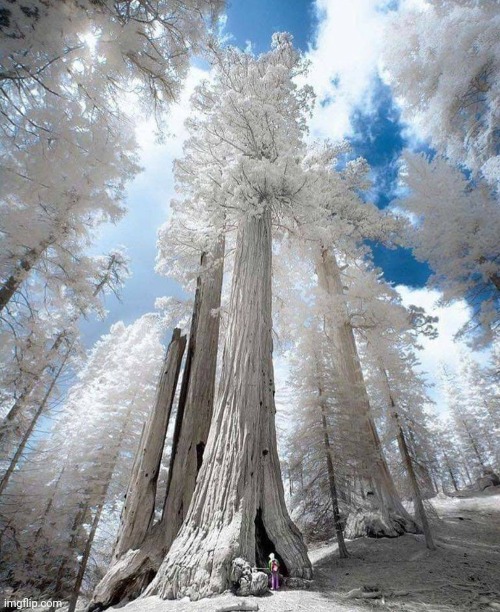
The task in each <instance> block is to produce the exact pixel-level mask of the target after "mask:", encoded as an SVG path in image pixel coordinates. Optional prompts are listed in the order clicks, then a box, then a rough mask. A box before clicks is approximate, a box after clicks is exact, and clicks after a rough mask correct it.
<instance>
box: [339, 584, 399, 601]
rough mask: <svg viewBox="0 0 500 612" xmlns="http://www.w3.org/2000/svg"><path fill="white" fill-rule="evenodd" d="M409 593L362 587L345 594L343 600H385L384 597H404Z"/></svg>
mask: <svg viewBox="0 0 500 612" xmlns="http://www.w3.org/2000/svg"><path fill="white" fill-rule="evenodd" d="M409 594H410V592H409V591H396V590H391V589H381V588H379V587H377V586H368V585H365V586H362V587H359V588H357V589H352V590H350V591H349V592H348V593H345V594H344V595H343V596H342V597H343V598H344V599H385V598H386V597H387V598H389V597H406V596H407V595H409Z"/></svg>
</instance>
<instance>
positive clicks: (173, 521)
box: [90, 239, 224, 610]
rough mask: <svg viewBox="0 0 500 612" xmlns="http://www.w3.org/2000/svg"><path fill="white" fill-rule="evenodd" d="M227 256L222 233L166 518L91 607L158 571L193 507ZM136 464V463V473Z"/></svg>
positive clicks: (179, 421)
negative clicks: (225, 256)
mask: <svg viewBox="0 0 500 612" xmlns="http://www.w3.org/2000/svg"><path fill="white" fill-rule="evenodd" d="M223 261H224V240H223V239H221V240H220V241H219V242H218V243H217V245H216V246H215V248H214V250H213V252H211V253H206V254H204V255H203V256H202V259H201V268H202V271H201V274H200V276H199V278H198V285H197V289H196V296H195V303H194V308H193V319H192V323H191V331H190V337H189V344H188V349H187V355H186V362H185V366H184V375H183V380H182V387H181V393H180V397H179V405H178V408H177V417H176V425H175V431H174V439H173V442H172V453H171V457H170V469H169V476H168V483H167V492H166V496H165V504H164V510H163V516H162V519H161V521H159V522H158V523H157V524H156V525H154V526H153V527H152V528H151V530H150V531H149V532H148V534H147V536H146V539H145V541H144V543H143V544H142V545H141V547H140V549H139V550H135V551H129V552H128V553H127V554H126V555H125V556H124V557H122V558H120V559H116V558H115V560H114V563H113V564H112V565H111V567H110V569H109V570H108V572H107V573H106V575H105V576H104V578H103V579H102V580H101V582H100V583H99V584H98V586H97V588H96V589H95V592H94V595H93V598H92V604H91V607H90V609H92V610H97V609H101V610H102V609H104V608H107V607H109V606H111V605H115V604H117V603H119V602H120V601H122V600H123V599H125V598H127V599H134V598H135V597H137V596H138V595H140V593H141V592H142V591H143V590H144V588H145V586H147V585H148V584H149V582H150V581H151V580H152V578H153V576H154V575H155V573H156V572H157V571H158V568H159V567H160V564H161V562H162V561H163V559H164V558H165V555H166V554H167V552H168V550H169V548H170V546H171V544H172V541H173V540H174V538H175V536H176V535H177V532H178V531H179V529H180V527H181V524H182V521H183V519H184V516H185V514H186V512H187V510H188V508H189V503H190V501H191V497H192V494H193V491H194V488H195V483H196V476H197V474H198V471H199V468H200V467H201V460H202V458H203V457H202V456H203V449H204V448H205V446H206V443H207V438H208V432H209V429H210V422H211V419H212V412H213V403H214V390H215V371H216V367H217V349H218V344H219V343H218V340H219V323H220V313H219V308H220V303H221V290H222V277H223ZM136 470H137V466H134V469H133V474H134V473H135V472H136ZM132 478H133V476H132Z"/></svg>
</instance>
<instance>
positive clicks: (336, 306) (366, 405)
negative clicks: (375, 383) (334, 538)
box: [316, 247, 418, 537]
mask: <svg viewBox="0 0 500 612" xmlns="http://www.w3.org/2000/svg"><path fill="white" fill-rule="evenodd" d="M316 271H317V274H318V282H319V285H320V287H322V288H323V289H324V290H325V292H326V293H327V295H329V296H330V297H331V300H332V313H333V314H331V315H329V316H328V317H327V321H326V328H327V334H328V336H329V338H330V340H331V342H332V345H333V349H334V358H333V361H334V363H335V367H336V369H337V372H338V377H337V378H338V381H339V395H340V398H341V402H342V406H343V409H344V410H345V412H346V415H347V416H348V418H349V421H350V423H351V425H352V426H354V427H355V432H353V434H354V433H355V435H353V439H352V440H350V441H349V442H350V448H349V449H348V454H349V455H352V457H351V459H353V461H354V464H355V468H356V471H357V473H358V475H359V477H360V479H361V480H364V481H365V483H371V486H369V492H370V493H372V494H373V495H374V496H376V503H374V504H372V507H371V509H370V510H371V511H372V514H373V513H375V514H377V513H380V515H381V520H377V535H378V536H379V537H380V536H384V535H387V536H389V537H394V536H397V535H401V534H402V533H404V532H405V531H410V532H418V527H417V525H416V524H415V522H414V521H413V519H412V518H411V516H410V515H409V514H408V512H407V511H406V509H405V508H404V507H403V505H402V503H401V500H400V498H399V495H398V493H397V491H396V487H395V486H394V482H393V480H392V476H391V474H390V472H389V468H388V466H387V462H386V460H385V457H384V455H383V450H382V445H381V443H380V439H379V436H378V433H377V430H376V427H375V422H374V420H373V416H372V413H371V407H370V401H369V398H368V393H367V391H366V385H365V381H364V378H363V372H362V369H361V364H360V360H359V356H358V351H357V347H356V341H355V338H354V333H353V329H352V326H351V323H350V321H349V316H348V312H347V307H346V304H345V300H344V295H343V293H344V290H343V286H342V279H341V276H340V270H339V267H338V264H337V261H336V259H335V255H334V254H333V253H332V252H331V251H330V250H328V249H326V248H324V247H322V248H321V252H320V253H319V257H318V261H317V266H316ZM367 509H368V508H367ZM362 514H363V509H362V508H360V509H359V510H358V517H357V520H356V522H355V524H354V523H351V526H350V527H349V526H348V529H347V531H348V532H349V536H348V537H357V536H360V535H365V533H369V531H370V529H371V528H370V527H369V525H368V524H367V525H366V531H365V533H363V530H364V529H365V527H364V521H363V519H362Z"/></svg>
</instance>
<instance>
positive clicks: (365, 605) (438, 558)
mask: <svg viewBox="0 0 500 612" xmlns="http://www.w3.org/2000/svg"><path fill="white" fill-rule="evenodd" d="M432 504H433V507H434V509H435V516H434V518H433V521H432V522H433V530H434V533H435V536H436V543H437V551H436V552H430V551H428V550H427V549H426V548H425V545H424V543H423V538H422V537H421V536H411V535H406V536H404V537H400V538H395V539H387V538H383V539H379V540H374V539H368V538H363V539H359V540H354V541H351V542H348V548H349V552H350V554H351V557H350V558H349V559H342V560H341V559H339V558H338V557H337V552H336V545H335V544H330V545H328V544H327V545H324V546H321V547H316V548H311V550H310V557H311V561H312V562H313V564H314V570H315V581H314V586H313V587H312V589H311V590H309V591H291V590H290V591H287V590H286V589H283V590H280V591H279V592H277V593H272V594H271V593H270V594H269V596H268V597H261V598H254V597H248V598H245V600H246V601H248V602H252V603H257V604H258V605H259V610H260V612H296V611H297V612H302V611H303V612H327V611H328V612H330V611H331V612H335V611H338V612H368V611H369V610H374V609H375V610H377V609H383V610H389V611H400V612H420V611H422V612H445V611H446V612H470V611H474V610H485V611H490V612H491V611H492V610H495V609H496V610H500V487H496V488H495V490H491V491H490V492H489V493H486V494H475V496H474V497H470V498H460V499H459V498H445V497H439V498H435V499H434V500H433V502H432ZM362 586H371V587H378V589H379V590H380V591H382V592H383V593H385V594H386V595H385V596H384V597H383V598H380V599H376V600H357V599H356V600H355V599H346V598H345V594H346V593H347V592H349V591H350V590H351V589H355V588H359V587H362ZM391 591H392V592H393V591H397V592H399V593H397V594H396V596H395V595H394V594H391ZM241 599H242V598H237V597H234V596H232V595H224V596H222V597H217V598H213V599H204V600H201V601H198V602H188V601H182V600H181V601H162V600H160V599H158V598H156V597H150V598H147V599H143V600H137V601H135V602H132V603H131V604H129V605H127V606H126V607H125V608H122V610H124V612H215V610H217V608H220V607H221V606H222V605H227V604H229V603H231V602H235V603H236V602H239V601H241ZM496 606H498V607H496Z"/></svg>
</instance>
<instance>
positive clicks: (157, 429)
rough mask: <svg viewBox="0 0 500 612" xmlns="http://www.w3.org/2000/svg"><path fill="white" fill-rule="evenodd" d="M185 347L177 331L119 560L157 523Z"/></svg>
mask: <svg viewBox="0 0 500 612" xmlns="http://www.w3.org/2000/svg"><path fill="white" fill-rule="evenodd" d="M185 347H186V336H181V332H180V330H179V329H174V333H173V335H172V340H171V341H170V344H169V346H168V349H167V353H166V355H165V361H164V364H163V368H162V371H161V374H160V380H159V383H158V389H157V392H156V399H155V404H154V406H153V407H152V410H151V413H150V415H149V417H148V420H147V422H146V426H145V429H144V433H143V436H142V438H141V443H140V446H139V449H138V451H137V452H138V456H137V458H136V462H135V466H134V468H135V469H134V474H133V479H132V480H131V481H130V485H129V489H128V492H127V496H126V501H125V505H124V507H123V511H122V515H121V519H120V530H119V532H118V538H117V542H116V546H115V550H114V556H115V558H118V557H120V556H121V555H122V554H123V553H125V552H126V551H127V550H130V549H134V548H138V547H139V546H140V545H141V544H142V542H143V541H144V538H145V536H146V534H147V532H148V530H149V528H150V526H151V523H152V521H153V517H154V510H155V498H156V485H157V481H158V474H159V471H160V464H161V457H162V454H163V447H164V444H165V437H166V435H167V428H168V421H169V419H170V413H171V410H172V402H173V400H174V395H175V389H176V387H177V380H178V378H179V370H180V367H181V362H182V356H183V354H184V349H185Z"/></svg>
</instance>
